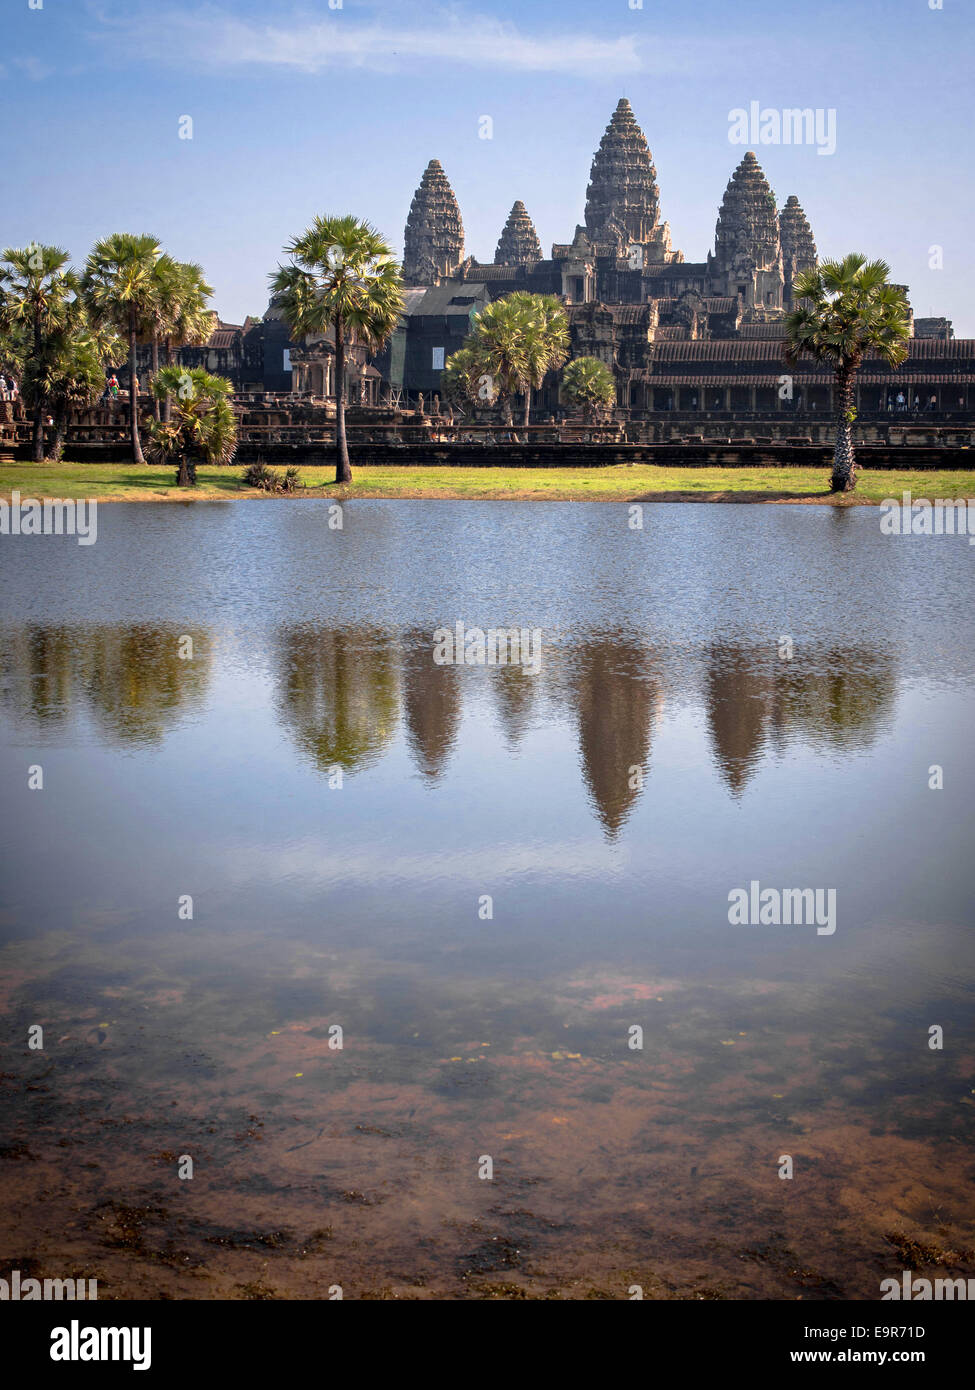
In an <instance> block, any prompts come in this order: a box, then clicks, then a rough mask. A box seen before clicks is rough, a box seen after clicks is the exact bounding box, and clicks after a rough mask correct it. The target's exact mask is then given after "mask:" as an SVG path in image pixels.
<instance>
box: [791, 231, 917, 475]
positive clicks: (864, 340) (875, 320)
mask: <svg viewBox="0 0 975 1390" xmlns="http://www.w3.org/2000/svg"><path fill="white" fill-rule="evenodd" d="M889 275H890V266H889V265H888V264H887V263H886V261H868V260H867V258H866V256H861V255H859V254H858V253H856V252H854V253H852V254H851V255H849V256H845V257H844V258H843V260H842V261H823V262H821V264H820V265H818V266H816V267H815V268H814V269H812V270H806V271H803V272H802V274H801V275H798V276H797V277H796V280H795V282H794V284H793V287H792V294H793V298H794V300H795V301H796V308H795V309H793V311H792V312H791V313H790V314H787V315H786V319H785V332H786V340H785V358H786V362H787V363H788V364H789V365H790V366H792V365H795V363H796V362H797V361H798V360H799V359H800V358H801V357H812V358H813V359H814V360H815V361H816V362H824V363H826V364H827V365H828V366H830V367H832V369H833V371H834V373H835V376H836V386H835V401H834V403H835V409H836V448H835V451H834V454H833V476H832V478H831V479H830V490H831V491H832V492H852V491H853V490H854V488H855V487H856V472H857V464H856V456H855V454H854V451H853V423H854V421H855V420H856V374H857V371H858V370H859V368H860V364H861V363H862V361H863V359H864V357H865V356H867V355H868V354H869V355H870V356H872V357H879V358H881V359H882V360H883V361H884V362H886V363H887V365H888V367H891V368H894V367H899V366H900V364H901V363H902V362H903V361H904V359H905V358H906V357H907V351H908V349H907V344H908V340H909V339H910V336H911V326H910V312H911V311H910V305H909V304H908V302H907V298H906V296H905V294H904V291H903V290H902V289H900V288H899V287H898V286H897V285H891V284H889V283H888V276H889Z"/></svg>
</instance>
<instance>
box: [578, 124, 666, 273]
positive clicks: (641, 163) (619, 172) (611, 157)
mask: <svg viewBox="0 0 975 1390" xmlns="http://www.w3.org/2000/svg"><path fill="white" fill-rule="evenodd" d="M586 231H587V232H588V233H589V238H590V240H591V241H592V242H593V243H595V244H596V245H601V244H606V243H610V244H615V246H616V248H617V250H618V252H619V254H620V255H625V254H626V253H627V251H628V250H629V248H630V247H632V246H643V247H649V246H658V247H660V248H661V250H660V252H658V253H656V254H653V255H652V256H651V259H654V260H658V259H659V260H664V259H667V258H668V257H667V255H666V253H667V252H669V250H670V230H669V228H668V227H667V224H666V223H661V221H660V190H659V189H658V188H657V171H656V169H655V168H654V167H653V159H652V157H651V155H650V147H649V145H648V144H647V141H646V137H645V136H644V134H643V131H642V130H641V129H640V127H639V126H638V125H637V123H636V117H635V116H634V115H633V111H632V109H631V107H630V103H629V102H628V101H627V99H626V97H621V98H620V100H619V104H618V106H617V107H616V110H615V111H614V112H613V117H612V120H611V121H610V123H609V125H608V126H607V127H606V133H605V134H604V135H603V138H602V140H601V141H600V142H599V149H598V150H597V151H596V154H595V156H594V158H593V161H592V169H591V170H590V173H589V187H588V189H587V190H586Z"/></svg>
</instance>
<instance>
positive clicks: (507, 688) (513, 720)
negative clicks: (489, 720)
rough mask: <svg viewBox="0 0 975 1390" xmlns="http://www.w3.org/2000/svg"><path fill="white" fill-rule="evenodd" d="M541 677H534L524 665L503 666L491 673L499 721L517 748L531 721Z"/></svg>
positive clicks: (512, 745)
mask: <svg viewBox="0 0 975 1390" xmlns="http://www.w3.org/2000/svg"><path fill="white" fill-rule="evenodd" d="M541 679H542V677H541V676H539V675H535V676H531V675H528V673H527V672H526V671H525V670H524V668H523V667H521V666H499V667H498V668H497V670H496V671H493V672H492V674H491V690H492V693H493V694H494V698H495V701H496V704H497V711H498V722H499V723H500V725H501V727H502V729H503V730H504V735H505V738H506V739H507V740H508V743H509V744H510V745H511V747H512V748H513V747H514V746H515V745H516V744H517V743H519V742H520V741H521V738H522V736H523V734H524V732H525V730H526V729H527V728H528V722H529V720H530V719H531V713H532V708H533V706H534V703H535V692H536V690H538V688H539V685H538V683H539V681H540V680H541Z"/></svg>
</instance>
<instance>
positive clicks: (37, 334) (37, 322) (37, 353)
mask: <svg viewBox="0 0 975 1390" xmlns="http://www.w3.org/2000/svg"><path fill="white" fill-rule="evenodd" d="M40 360H41V319H40V315H39V314H36V313H35V315H34V361H35V362H38V363H39V362H40ZM34 462H35V463H43V462H44V397H43V395H42V394H41V392H40V391H38V393H37V400H36V401H35V402H34Z"/></svg>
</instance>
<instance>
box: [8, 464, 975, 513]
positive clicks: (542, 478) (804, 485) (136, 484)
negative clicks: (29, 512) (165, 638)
mask: <svg viewBox="0 0 975 1390" xmlns="http://www.w3.org/2000/svg"><path fill="white" fill-rule="evenodd" d="M241 472H242V470H241V469H240V468H239V467H232V468H201V469H200V470H199V482H198V486H197V487H196V488H195V489H180V488H176V487H174V486H173V470H172V469H171V468H151V467H138V466H136V465H135V464H119V463H111V464H109V463H106V464H90V463H89V464H71V463H68V464H24V463H18V464H9V465H4V466H0V496H2V497H7V498H9V497H10V494H11V492H13V491H14V490H18V491H19V492H20V493H21V495H22V497H64V498H69V497H94V498H97V499H98V500H99V501H104V502H155V501H212V500H216V499H221V500H224V501H226V500H231V499H234V498H247V497H250V498H259V497H262V496H263V494H261V493H256V492H254V491H253V489H251V488H245V487H243V486H242V484H241V482H240V475H241ZM300 472H301V482H302V484H303V488H302V491H300V492H299V493H298V494H297V495H298V496H305V497H457V498H468V499H483V498H493V499H496V498H528V499H535V500H549V501H594V502H611V501H612V502H626V501H641V502H643V501H645V502H808V503H826V504H832V505H841V506H846V505H850V504H851V503H854V504H856V503H859V504H864V503H877V502H880V501H881V500H882V499H883V498H885V497H897V496H899V495H900V493H902V492H904V491H910V492H911V493H912V494H913V496H914V497H917V498H921V497H926V498H930V499H934V498H936V497H941V498H946V499H947V498H957V497H975V472H966V473H917V472H913V473H912V472H907V471H905V472H893V471H870V470H864V471H863V472H862V473H861V474H860V477H859V484H858V488H857V492H856V495H855V497H854V498H848V499H836V498H833V497H831V496H830V493H829V491H828V484H827V470H826V469H823V470H820V469H812V468H680V467H672V468H660V467H654V466H652V465H649V464H636V465H633V466H626V465H623V466H619V467H613V468H518V469H506V468H443V467H430V468H423V467H418V468H409V467H403V468H400V467H394V468H389V467H368V466H363V467H359V468H356V470H355V478H354V481H353V483H352V485H351V487H337V486H336V485H335V484H334V483H331V482H330V481H329V479H330V477H331V470H330V469H327V468H326V469H323V468H302V469H301V470H300Z"/></svg>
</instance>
